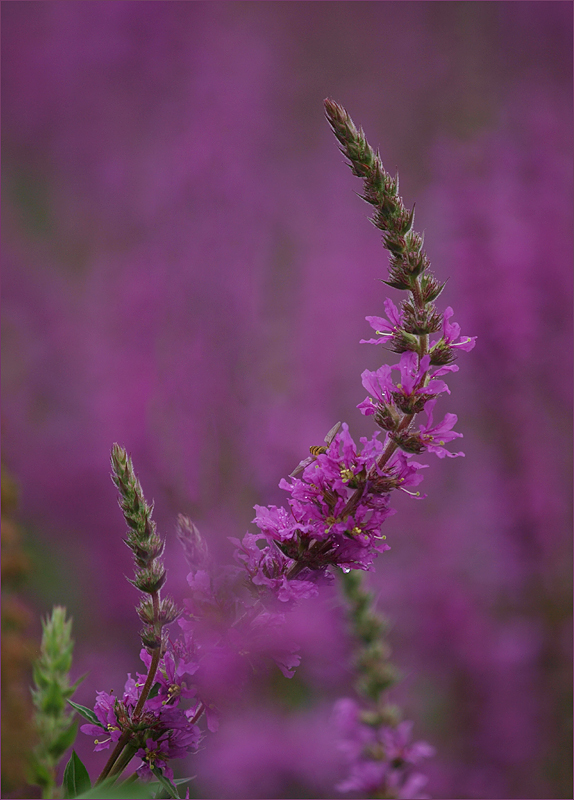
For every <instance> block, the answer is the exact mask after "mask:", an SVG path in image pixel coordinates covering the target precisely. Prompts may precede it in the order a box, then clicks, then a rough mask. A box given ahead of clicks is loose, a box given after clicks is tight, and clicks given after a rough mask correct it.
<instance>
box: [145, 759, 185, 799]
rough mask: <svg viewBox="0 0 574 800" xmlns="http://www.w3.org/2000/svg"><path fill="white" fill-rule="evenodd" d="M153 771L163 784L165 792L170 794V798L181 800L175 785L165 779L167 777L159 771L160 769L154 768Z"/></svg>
mask: <svg viewBox="0 0 574 800" xmlns="http://www.w3.org/2000/svg"><path fill="white" fill-rule="evenodd" d="M151 771H152V772H153V774H154V775H155V777H156V778H157V779H158V781H159V782H160V783H161V785H162V786H163V788H164V789H165V791H166V792H167V793H168V796H169V797H176V798H179V794H178V791H177V789H176V788H175V786H174V785H173V783H172V782H171V781H170V780H168V779H167V778H166V777H165V775H164V774H163V772H162V771H161V769H159V767H152V768H151Z"/></svg>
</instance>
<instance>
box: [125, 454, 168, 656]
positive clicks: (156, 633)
mask: <svg viewBox="0 0 574 800" xmlns="http://www.w3.org/2000/svg"><path fill="white" fill-rule="evenodd" d="M111 462H112V481H113V482H114V484H115V485H116V486H117V488H118V491H119V493H120V497H119V501H118V502H119V506H120V508H121V509H122V512H123V515H124V519H125V521H126V522H127V524H128V532H127V536H126V538H125V539H124V542H125V544H126V545H127V546H128V547H129V548H130V550H131V551H132V553H133V555H134V561H135V565H136V567H135V577H134V578H133V580H130V583H131V584H133V585H134V586H135V587H136V589H138V590H139V591H140V592H142V593H143V594H144V595H149V596H150V598H148V599H146V598H144V599H142V600H141V601H140V604H139V606H138V608H137V609H136V611H137V614H138V616H139V618H140V620H141V621H142V622H143V624H144V627H143V629H142V630H141V631H140V638H141V641H142V644H143V646H144V647H145V648H147V650H148V651H150V652H151V651H153V650H155V649H157V648H161V647H162V628H163V627H164V626H165V625H169V624H170V623H171V622H173V621H174V620H175V619H177V617H178V616H179V611H178V609H177V607H176V605H175V603H174V602H173V600H171V599H170V598H164V599H163V600H160V598H159V592H160V589H161V588H162V586H163V585H164V583H165V580H166V571H165V568H164V566H163V563H162V560H161V557H162V555H163V551H164V548H165V542H164V540H163V539H161V537H160V536H159V535H158V533H157V530H156V524H155V522H154V521H153V520H152V518H151V515H152V511H153V504H152V505H151V506H150V505H148V503H147V502H146V499H145V497H144V494H143V491H142V488H141V485H140V482H139V480H138V479H137V477H136V474H135V472H134V468H133V464H132V460H131V458H130V457H129V456H128V454H127V453H126V451H125V450H124V449H123V447H120V446H119V445H118V444H114V446H113V448H112V456H111Z"/></svg>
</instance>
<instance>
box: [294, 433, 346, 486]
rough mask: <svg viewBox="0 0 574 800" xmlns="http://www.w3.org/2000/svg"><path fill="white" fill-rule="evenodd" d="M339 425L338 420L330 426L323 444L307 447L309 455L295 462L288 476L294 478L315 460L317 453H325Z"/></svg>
mask: <svg viewBox="0 0 574 800" xmlns="http://www.w3.org/2000/svg"><path fill="white" fill-rule="evenodd" d="M340 427H341V423H340V422H337V423H336V424H335V425H333V427H332V428H331V430H330V431H329V433H328V434H327V435H326V436H325V444H324V445H323V444H314V445H311V447H310V448H309V452H310V453H311V455H310V456H307V458H304V459H303V461H300V462H299V463H298V464H297V466H296V467H295V469H294V470H293V472H291V473H290V475H289V477H290V478H295V477H296V476H297V475H299V474H300V473H301V472H303V470H304V469H305V468H306V467H308V466H309V464H312V463H313V461H315V459H316V458H317V456H318V455H321V453H326V452H327V448H328V447H329V445H330V444H331V442H332V441H333V439H334V438H335V436H336V435H337V433H338V432H339V428H340Z"/></svg>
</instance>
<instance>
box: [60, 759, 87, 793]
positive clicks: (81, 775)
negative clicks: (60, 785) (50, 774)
mask: <svg viewBox="0 0 574 800" xmlns="http://www.w3.org/2000/svg"><path fill="white" fill-rule="evenodd" d="M91 786H92V784H91V783H90V776H89V775H88V770H87V769H86V768H85V767H84V765H83V764H82V762H81V761H80V759H79V758H78V756H77V755H76V751H75V750H72V755H71V756H70V760H69V761H68V763H67V764H66V769H65V770H64V797H77V796H78V795H79V794H81V793H82V792H85V791H86V790H88V789H90V788H91Z"/></svg>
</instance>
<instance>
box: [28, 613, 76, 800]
mask: <svg viewBox="0 0 574 800" xmlns="http://www.w3.org/2000/svg"><path fill="white" fill-rule="evenodd" d="M42 629H43V634H42V644H41V646H40V655H39V657H38V659H37V660H36V662H35V663H34V666H33V680H34V687H32V689H31V692H32V700H33V703H34V707H35V710H36V711H35V719H34V723H35V727H36V733H37V736H38V740H39V741H38V744H37V746H36V747H35V749H34V751H33V753H32V757H31V763H30V771H29V780H30V783H32V784H36V785H38V786H40V787H41V788H42V796H43V797H46V798H49V797H53V796H54V793H55V789H56V768H57V766H58V763H59V761H60V759H61V758H62V756H63V755H64V753H65V752H66V750H68V749H69V748H70V747H71V746H72V744H73V743H74V740H75V738H76V733H77V728H78V726H77V724H76V722H74V721H73V720H72V717H71V715H70V714H67V713H66V703H67V701H69V698H70V697H71V696H72V695H73V693H74V691H75V690H76V687H77V685H78V683H79V682H78V681H77V682H76V683H75V684H73V685H70V679H69V671H70V668H71V666H72V652H73V648H74V642H73V640H72V636H71V633H72V621H71V620H66V609H65V608H63V607H61V606H54V608H53V609H52V614H51V616H50V617H48V618H47V619H45V620H43V621H42ZM72 758H73V756H72ZM76 758H77V756H76ZM78 761H79V759H78ZM80 764H81V762H80ZM82 766H83V765H82ZM84 771H85V767H84ZM86 776H87V773H86ZM67 796H72V795H67Z"/></svg>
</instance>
